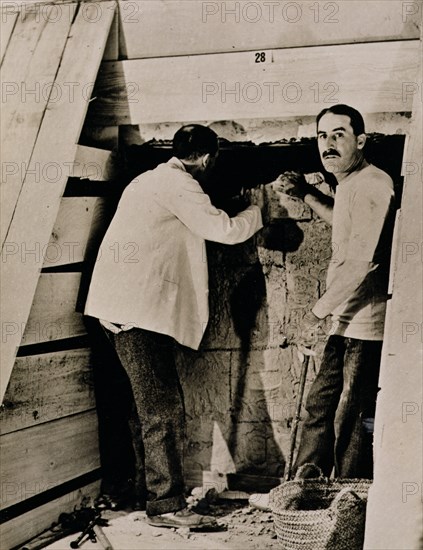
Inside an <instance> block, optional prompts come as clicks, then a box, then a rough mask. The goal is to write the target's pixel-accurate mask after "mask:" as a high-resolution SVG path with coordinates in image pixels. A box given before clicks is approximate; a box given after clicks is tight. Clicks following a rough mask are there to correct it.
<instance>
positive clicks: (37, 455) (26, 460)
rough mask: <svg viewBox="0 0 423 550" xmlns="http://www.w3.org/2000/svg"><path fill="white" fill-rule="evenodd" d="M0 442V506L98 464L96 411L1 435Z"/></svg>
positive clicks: (13, 502) (70, 477) (93, 467)
mask: <svg viewBox="0 0 423 550" xmlns="http://www.w3.org/2000/svg"><path fill="white" fill-rule="evenodd" d="M0 443H1V449H2V452H1V454H2V467H1V487H2V495H1V509H3V508H6V507H8V506H11V505H12V504H16V503H17V502H21V501H23V500H26V499H27V498H29V497H32V496H34V495H37V494H39V493H42V492H43V491H46V490H48V489H51V488H53V487H55V486H57V485H60V484H61V483H65V482H66V481H69V480H71V479H74V478H76V477H78V476H81V475H83V474H86V473H88V472H91V471H92V470H95V469H96V468H98V467H99V452H98V435H97V413H96V412H95V411H87V412H83V413H80V414H76V415H74V416H68V417H65V418H61V419H59V420H54V421H52V422H47V423H46V424H40V425H38V426H33V427H31V428H27V429H25V430H19V431H17V432H12V433H8V434H5V435H2V436H1V437H0Z"/></svg>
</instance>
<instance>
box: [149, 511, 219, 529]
mask: <svg viewBox="0 0 423 550" xmlns="http://www.w3.org/2000/svg"><path fill="white" fill-rule="evenodd" d="M147 522H148V523H149V524H150V525H153V526H154V527H187V528H189V529H202V528H204V527H216V526H217V522H216V519H215V518H214V517H212V516H202V515H201V514H196V513H195V512H193V511H192V510H189V509H188V508H183V509H182V510H178V511H177V512H170V513H167V514H159V515H155V516H147Z"/></svg>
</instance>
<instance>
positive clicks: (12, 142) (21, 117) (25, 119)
mask: <svg viewBox="0 0 423 550" xmlns="http://www.w3.org/2000/svg"><path fill="white" fill-rule="evenodd" d="M68 8H70V7H69V6H68ZM45 9H46V14H45V15H46V17H40V16H39V14H37V12H32V13H31V12H30V13H28V15H26V17H25V18H23V17H21V16H19V17H18V19H17V22H16V25H15V28H14V31H13V35H12V36H11V39H10V42H9V46H8V48H7V52H6V55H5V58H4V62H3V65H2V92H3V93H2V116H1V118H0V124H1V137H2V178H1V186H0V192H1V222H0V238H1V246H3V243H4V241H5V239H6V235H7V232H8V229H9V227H10V223H11V220H12V217H13V212H14V210H15V207H16V202H17V200H18V197H19V193H20V191H21V188H22V183H23V181H24V178H25V172H26V169H27V168H28V165H29V163H30V159H31V154H32V152H33V149H34V144H35V141H36V138H37V134H38V131H39V128H40V124H41V121H42V118H43V115H44V112H45V109H46V105H47V102H48V100H49V96H50V101H51V102H52V103H53V104H56V99H57V98H59V96H61V95H65V94H66V93H67V92H68V91H69V90H68V89H66V88H65V87H64V86H59V85H56V84H54V85H53V83H54V79H55V75H56V72H57V68H58V66H59V62H60V59H61V56H62V53H63V48H64V46H65V43H66V39H67V35H68V32H69V29H70V26H71V22H72V19H71V18H70V17H63V18H61V19H59V20H58V21H54V20H51V21H50V20H49V19H48V15H49V14H50V13H51V11H52V10H53V9H54V8H53V6H45ZM17 61H18V62H17ZM33 169H34V173H33V185H37V184H38V185H40V184H41V181H42V179H43V177H47V178H49V177H55V176H54V174H55V169H54V167H51V168H50V169H49V168H48V166H47V165H43V164H34V165H33Z"/></svg>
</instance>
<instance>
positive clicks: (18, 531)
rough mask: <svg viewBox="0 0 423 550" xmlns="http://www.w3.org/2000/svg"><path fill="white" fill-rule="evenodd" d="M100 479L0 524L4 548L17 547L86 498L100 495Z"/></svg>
mask: <svg viewBox="0 0 423 550" xmlns="http://www.w3.org/2000/svg"><path fill="white" fill-rule="evenodd" d="M99 490H100V481H95V482H93V483H89V484H88V485H85V486H84V487H81V488H80V489H78V490H76V491H72V492H70V493H67V494H66V495H63V496H61V497H59V498H55V499H54V500H52V501H51V502H48V503H47V504H44V505H43V506H39V507H38V508H35V510H31V511H30V512H26V513H25V514H22V515H20V516H18V517H16V518H14V519H11V520H9V521H6V522H5V523H3V524H2V525H0V539H1V541H2V545H3V547H4V548H15V547H17V546H20V545H21V544H23V543H24V542H26V541H28V540H29V539H32V538H33V537H35V536H37V535H38V534H39V533H41V532H42V531H43V530H44V529H48V528H49V527H50V525H51V524H52V523H55V522H57V521H58V519H59V516H60V514H62V513H68V514H69V513H71V512H73V511H74V510H75V508H78V507H80V506H81V504H82V502H83V501H85V500H86V499H94V498H96V497H97V496H98V493H99Z"/></svg>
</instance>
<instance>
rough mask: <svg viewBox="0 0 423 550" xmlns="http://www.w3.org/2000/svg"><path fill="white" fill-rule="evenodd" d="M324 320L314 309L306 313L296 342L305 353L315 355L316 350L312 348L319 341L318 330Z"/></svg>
mask: <svg viewBox="0 0 423 550" xmlns="http://www.w3.org/2000/svg"><path fill="white" fill-rule="evenodd" d="M322 321H323V319H319V317H317V316H316V315H314V313H313V312H312V311H309V312H308V313H306V314H305V316H304V318H303V320H302V323H301V325H300V333H299V335H298V338H297V342H296V343H297V346H298V349H299V350H300V351H301V352H302V353H303V354H304V355H315V352H314V351H312V350H311V349H310V348H311V347H312V346H313V345H315V344H316V343H317V340H318V330H319V327H320V324H321V323H322Z"/></svg>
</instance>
